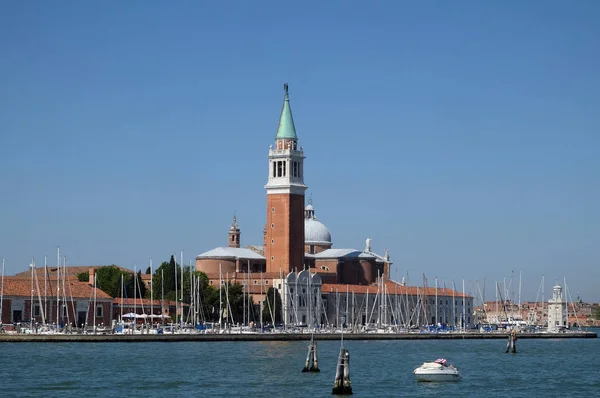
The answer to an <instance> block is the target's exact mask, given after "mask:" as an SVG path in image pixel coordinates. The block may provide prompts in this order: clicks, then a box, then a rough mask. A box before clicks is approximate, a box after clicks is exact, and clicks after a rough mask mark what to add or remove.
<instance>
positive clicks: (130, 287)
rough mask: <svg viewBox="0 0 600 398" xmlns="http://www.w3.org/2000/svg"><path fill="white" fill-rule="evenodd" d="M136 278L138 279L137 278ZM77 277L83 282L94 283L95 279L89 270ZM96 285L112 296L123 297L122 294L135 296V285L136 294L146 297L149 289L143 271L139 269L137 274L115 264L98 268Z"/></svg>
mask: <svg viewBox="0 0 600 398" xmlns="http://www.w3.org/2000/svg"><path fill="white" fill-rule="evenodd" d="M136 278H137V281H136V280H135V279H136ZM77 279H78V280H79V281H81V282H89V283H92V284H93V283H94V281H90V274H89V272H87V271H86V272H82V273H80V274H77ZM96 285H97V286H98V289H100V290H102V291H103V292H105V293H106V294H108V295H109V296H111V297H121V295H122V296H123V297H126V298H129V297H133V295H134V286H135V296H136V297H145V296H146V290H147V289H146V285H145V284H144V282H143V281H142V272H141V271H138V272H137V274H132V273H130V272H127V271H123V270H121V269H120V268H119V267H117V266H116V265H114V264H113V265H110V266H107V267H101V268H98V269H97V270H96Z"/></svg>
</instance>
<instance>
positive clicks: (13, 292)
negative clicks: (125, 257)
mask: <svg viewBox="0 0 600 398" xmlns="http://www.w3.org/2000/svg"><path fill="white" fill-rule="evenodd" d="M37 282H38V285H39V292H38V288H37V285H36V281H35V278H34V280H33V289H34V292H33V294H34V296H36V297H37V296H38V293H39V295H40V296H42V297H45V296H44V280H43V279H42V280H39V278H38V281H37ZM60 288H61V293H60V294H61V296H62V295H63V292H62V289H63V282H62V281H61V282H60ZM64 288H65V290H66V294H65V295H66V296H67V297H71V296H73V298H86V299H89V298H90V297H94V288H93V286H91V285H90V284H89V283H87V282H79V281H77V280H76V279H73V278H68V279H67V280H65V281H64ZM56 291H57V289H56V279H54V280H48V281H46V293H47V297H56ZM4 296H5V297H7V296H13V297H31V277H30V278H25V277H23V276H5V277H4ZM96 298H97V299H112V297H110V296H109V295H108V294H106V293H104V292H103V291H102V290H100V289H97V292H96Z"/></svg>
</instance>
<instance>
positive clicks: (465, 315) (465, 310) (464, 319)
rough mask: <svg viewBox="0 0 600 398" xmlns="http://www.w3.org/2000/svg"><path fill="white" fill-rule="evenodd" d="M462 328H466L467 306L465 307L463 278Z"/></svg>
mask: <svg viewBox="0 0 600 398" xmlns="http://www.w3.org/2000/svg"><path fill="white" fill-rule="evenodd" d="M462 307H463V308H462V309H463V330H466V329H467V307H465V280H464V279H463V302H462Z"/></svg>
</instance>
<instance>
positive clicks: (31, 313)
mask: <svg viewBox="0 0 600 398" xmlns="http://www.w3.org/2000/svg"><path fill="white" fill-rule="evenodd" d="M34 262H35V260H34V259H33V257H32V258H31V264H30V265H29V266H30V267H31V301H30V303H29V318H30V323H31V326H30V329H29V330H31V333H33V267H34Z"/></svg>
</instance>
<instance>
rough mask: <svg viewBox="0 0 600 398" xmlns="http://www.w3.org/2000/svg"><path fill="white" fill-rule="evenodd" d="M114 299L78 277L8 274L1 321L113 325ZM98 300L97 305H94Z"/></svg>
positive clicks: (25, 324)
mask: <svg viewBox="0 0 600 398" xmlns="http://www.w3.org/2000/svg"><path fill="white" fill-rule="evenodd" d="M112 302H113V299H112V297H110V296H109V295H108V294H106V293H104V292H103V291H102V290H100V289H96V288H94V287H93V286H92V285H90V284H89V283H87V282H79V281H78V280H77V279H76V278H72V277H71V278H68V277H67V278H63V279H62V280H60V281H56V279H54V280H49V279H46V280H45V279H44V278H43V277H42V278H41V279H39V278H37V277H35V273H34V277H33V278H32V277H31V271H30V272H29V276H28V277H27V276H5V277H4V285H3V297H2V311H1V315H2V316H1V319H0V321H1V323H2V324H23V325H24V326H27V324H29V325H33V326H34V327H35V325H36V324H42V323H46V324H55V325H56V324H57V325H59V326H60V327H62V326H71V327H81V326H82V325H84V324H86V323H87V325H92V324H94V323H95V324H96V325H110V324H111V319H112ZM94 303H95V306H94Z"/></svg>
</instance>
